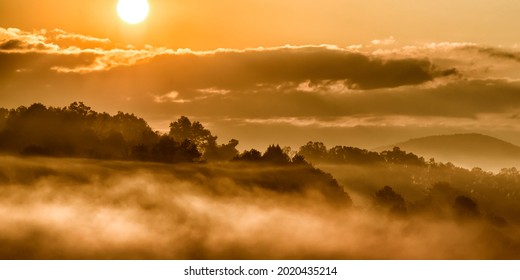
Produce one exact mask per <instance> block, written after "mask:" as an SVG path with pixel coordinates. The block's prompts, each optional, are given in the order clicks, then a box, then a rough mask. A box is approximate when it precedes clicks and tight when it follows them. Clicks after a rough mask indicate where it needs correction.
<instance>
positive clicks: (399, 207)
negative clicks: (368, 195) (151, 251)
mask: <svg viewBox="0 0 520 280" xmlns="http://www.w3.org/2000/svg"><path fill="white" fill-rule="evenodd" d="M375 197H376V202H377V203H378V204H379V205H380V206H383V207H385V208H388V209H389V211H390V213H392V214H405V213H406V204H405V201H404V198H403V197H402V196H401V195H400V194H398V193H396V192H395V191H394V190H393V189H392V188H391V187H389V186H384V187H383V188H382V189H380V190H379V191H377V192H376V196H375Z"/></svg>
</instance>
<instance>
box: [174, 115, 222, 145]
mask: <svg viewBox="0 0 520 280" xmlns="http://www.w3.org/2000/svg"><path fill="white" fill-rule="evenodd" d="M168 135H169V136H170V137H171V138H172V139H173V140H175V141H177V142H182V141H184V140H186V139H187V140H190V141H191V142H193V143H194V144H195V145H197V146H198V147H199V148H200V149H201V151H204V150H206V148H207V147H208V146H214V145H216V140H217V137H216V136H213V135H211V132H210V131H209V130H207V129H205V128H204V126H203V125H202V124H201V123H200V122H193V123H192V122H191V121H190V120H189V119H188V118H187V117H185V116H181V117H180V118H179V119H178V120H177V121H175V122H172V123H170V132H169V134H168Z"/></svg>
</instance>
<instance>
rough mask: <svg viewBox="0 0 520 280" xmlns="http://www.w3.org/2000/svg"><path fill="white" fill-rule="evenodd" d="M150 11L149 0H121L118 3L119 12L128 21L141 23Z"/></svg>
mask: <svg viewBox="0 0 520 280" xmlns="http://www.w3.org/2000/svg"><path fill="white" fill-rule="evenodd" d="M149 11H150V5H148V1H147V0H119V2H118V3H117V13H118V14H119V17H120V18H121V19H122V20H123V21H125V22H126V23H130V24H137V23H140V22H141V21H143V20H145V19H146V17H147V16H148V12H149Z"/></svg>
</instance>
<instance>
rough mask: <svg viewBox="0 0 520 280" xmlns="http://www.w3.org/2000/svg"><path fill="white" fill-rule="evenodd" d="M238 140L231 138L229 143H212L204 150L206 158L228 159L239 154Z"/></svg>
mask: <svg viewBox="0 0 520 280" xmlns="http://www.w3.org/2000/svg"><path fill="white" fill-rule="evenodd" d="M236 146H238V140H236V139H231V140H229V142H228V143H227V144H222V145H210V146H208V147H207V148H206V150H205V151H204V158H206V159H207V160H215V161H228V160H231V159H233V158H235V157H236V156H237V155H238V150H237V149H236Z"/></svg>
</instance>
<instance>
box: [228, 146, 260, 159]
mask: <svg viewBox="0 0 520 280" xmlns="http://www.w3.org/2000/svg"><path fill="white" fill-rule="evenodd" d="M233 160H235V161H261V160H262V153H260V152H259V151H258V150H255V149H251V150H249V151H244V152H242V153H241V154H239V155H237V156H236V157H235V158H233Z"/></svg>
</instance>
